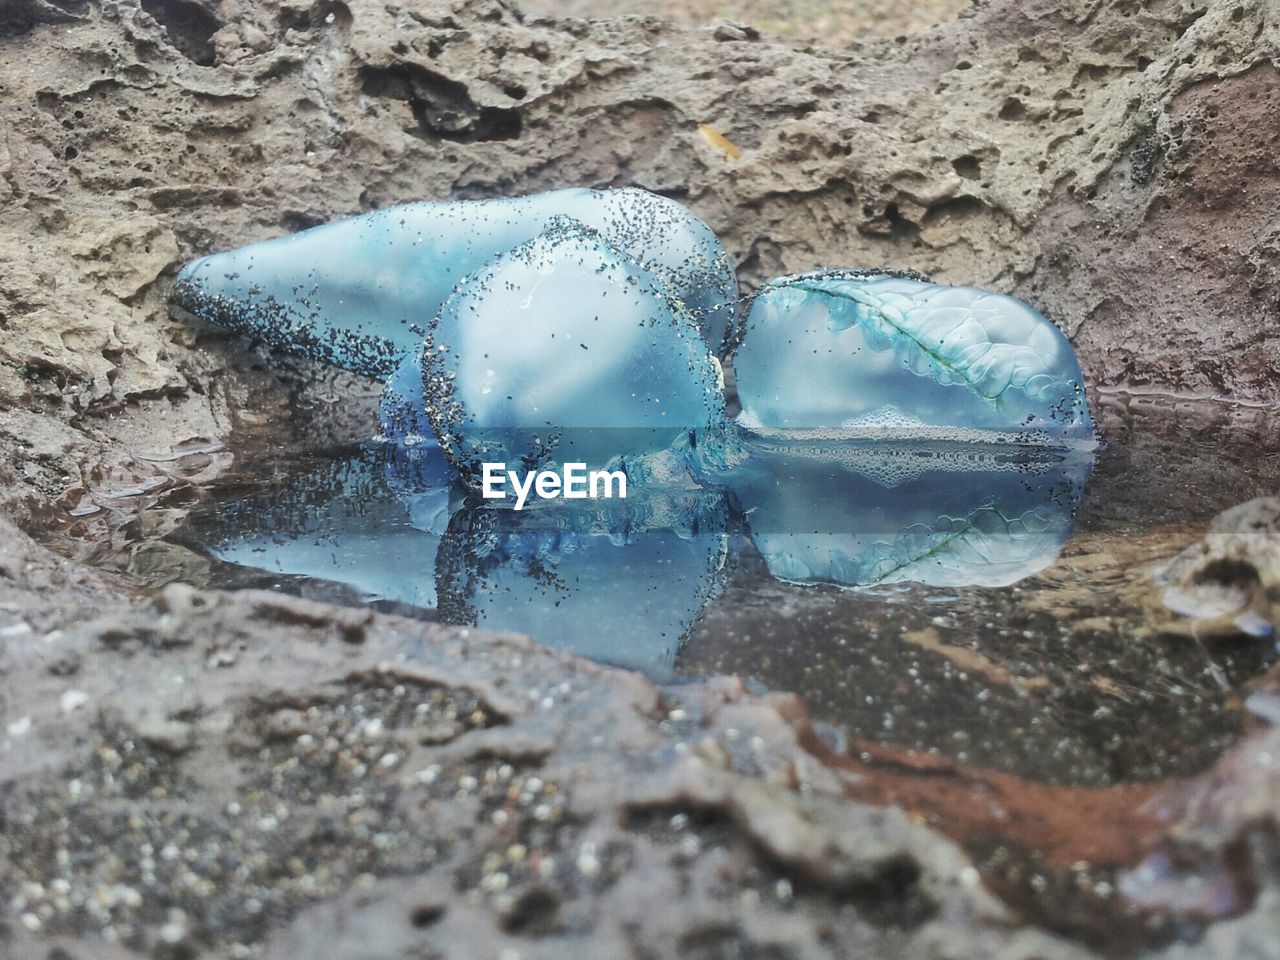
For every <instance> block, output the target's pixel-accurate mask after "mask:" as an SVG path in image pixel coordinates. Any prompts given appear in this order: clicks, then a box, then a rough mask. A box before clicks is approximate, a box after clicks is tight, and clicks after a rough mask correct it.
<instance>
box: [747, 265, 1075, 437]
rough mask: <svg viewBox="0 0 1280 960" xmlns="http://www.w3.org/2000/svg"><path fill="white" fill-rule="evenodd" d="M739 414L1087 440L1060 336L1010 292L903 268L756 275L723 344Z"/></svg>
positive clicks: (801, 433)
mask: <svg viewBox="0 0 1280 960" xmlns="http://www.w3.org/2000/svg"><path fill="white" fill-rule="evenodd" d="M733 369H734V374H735V376H736V379H737V384H738V394H739V397H740V399H741V401H742V416H741V417H740V418H739V421H738V422H739V423H740V424H741V425H742V426H743V427H745V428H746V429H748V430H751V431H753V432H755V433H760V434H765V435H774V436H787V437H792V438H796V437H811V438H826V439H832V438H846V439H867V438H876V437H892V438H904V439H908V438H909V439H938V438H942V439H961V438H968V439H987V440H990V439H1002V440H1014V441H1017V442H1021V443H1067V442H1070V443H1085V444H1089V445H1091V444H1092V443H1093V441H1094V431H1093V421H1092V419H1091V418H1090V416H1089V410H1088V406H1087V403H1086V400H1085V394H1084V386H1083V384H1084V380H1083V377H1082V376H1081V373H1080V365H1079V363H1078V361H1077V360H1076V357H1075V353H1074V351H1073V350H1072V349H1071V344H1070V343H1069V342H1068V341H1067V338H1066V337H1065V336H1063V335H1062V333H1061V332H1060V331H1059V330H1058V329H1057V328H1056V327H1055V326H1054V325H1053V324H1051V323H1049V321H1047V320H1046V319H1045V318H1044V317H1042V316H1040V314H1038V313H1036V312H1035V311H1034V310H1032V309H1031V308H1030V307H1028V306H1027V305H1026V304H1024V303H1021V302H1020V301H1018V300H1014V299H1013V298H1012V297H1005V296H1001V295H999V294H995V293H990V292H988V291H986V290H979V289H977V288H976V287H949V286H943V285H940V284H933V283H928V282H927V281H925V280H924V279H923V278H921V277H919V276H917V275H913V274H902V275H891V274H882V273H868V272H860V271H827V272H821V273H811V274H798V275H795V276H790V277H783V278H782V279H780V280H774V281H771V282H770V283H768V284H766V285H765V287H764V288H763V289H762V290H761V291H760V293H759V294H758V295H757V296H756V298H755V300H754V302H753V303H752V306H751V311H750V314H749V316H748V318H747V322H746V326H745V329H744V332H743V342H742V344H741V346H740V347H739V348H738V350H737V352H736V353H735V355H734V358H733Z"/></svg>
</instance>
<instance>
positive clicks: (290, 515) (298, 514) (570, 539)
mask: <svg viewBox="0 0 1280 960" xmlns="http://www.w3.org/2000/svg"><path fill="white" fill-rule="evenodd" d="M1090 466H1091V461H1090V460H1089V459H1088V458H1083V457H1080V456H1078V455H1069V454H1066V453H1063V452H1062V451H1039V452H1036V453H1034V454H1033V453H1028V452H1027V451H1023V450H1019V449H1016V448H1007V447H1004V448H1002V447H995V446H991V447H978V446H974V445H968V444H965V445H952V446H949V447H948V446H945V445H937V444H932V445H923V444H915V445H909V444H901V445H897V446H895V447H894V448H893V449H887V448H886V447H885V445H883V444H861V445H858V444H827V445H822V446H816V445H807V444H801V445H795V444H792V445H786V446H780V445H774V444H767V443H762V442H753V443H751V444H749V445H748V447H747V448H746V450H745V452H744V454H743V456H742V459H741V461H740V463H739V464H738V465H737V466H736V467H735V468H734V469H733V470H732V471H731V472H730V473H729V474H728V475H727V476H726V482H725V484H724V485H723V486H721V487H718V488H681V489H679V490H666V491H661V492H657V493H654V492H649V493H642V494H640V495H638V496H636V497H634V498H632V499H628V500H625V501H621V500H617V501H591V500H586V501H583V500H575V501H565V500H556V501H543V502H538V503H536V504H531V505H530V506H528V507H526V508H525V509H524V510H523V511H519V512H517V511H515V510H514V509H512V507H511V505H510V501H501V502H493V501H489V502H486V501H484V500H482V499H480V498H478V497H476V496H475V494H474V493H473V492H470V491H468V490H467V489H466V488H465V487H464V486H463V485H461V484H460V483H459V482H458V481H457V478H456V476H452V475H451V472H450V468H449V466H448V465H447V463H446V462H445V460H444V459H443V455H442V453H441V451H440V450H439V448H437V447H433V446H424V447H420V448H418V449H416V450H414V451H412V452H411V453H408V454H407V453H406V451H405V450H404V448H399V447H395V446H390V445H387V446H378V445H366V446H363V447H361V448H359V449H357V450H356V451H354V452H353V453H352V454H351V455H350V456H348V457H347V458H345V459H339V460H333V461H329V462H327V463H326V464H325V465H324V466H322V467H320V468H318V469H312V470H310V471H303V472H299V473H296V474H294V475H292V476H291V477H290V478H289V479H288V480H287V481H286V482H284V483H283V484H281V485H277V486H274V487H272V488H271V489H269V490H264V491H262V492H261V493H255V494H253V495H250V496H249V497H246V498H243V499H241V500H238V501H235V502H233V503H231V504H226V503H223V504H219V505H218V508H217V509H216V510H210V511H208V512H206V513H204V514H201V515H198V516H197V517H196V518H195V520H194V521H193V527H192V529H193V531H194V535H195V537H196V539H197V540H199V541H200V542H201V543H202V544H204V545H205V547H206V548H207V549H208V550H209V552H210V553H211V554H212V555H213V556H215V557H216V558H218V559H220V560H224V561H227V562H231V563H236V564H246V565H249V566H254V567H260V568H263V569H267V570H270V571H272V572H275V573H283V574H295V575H302V576H306V577H310V578H314V579H318V580H327V581H335V582H338V583H342V584H345V585H347V586H349V587H351V588H353V589H354V590H356V591H358V592H359V593H360V595H361V597H362V598H363V599H365V600H391V601H398V602H401V603H406V604H411V605H413V606H417V607H422V608H428V609H434V610H436V611H437V615H438V616H439V618H440V619H443V620H446V621H448V622H452V623H461V624H470V625H477V626H483V627H486V628H489V629H493V630H504V631H512V632H518V633H524V634H528V635H530V636H532V637H534V638H535V639H537V640H539V641H541V642H543V643H546V644H549V645H553V646H561V647H566V648H568V649H571V650H574V651H575V652H577V653H580V654H583V655H585V656H588V657H591V658H593V659H596V660H600V661H602V662H606V663H610V664H615V665H619V666H626V667H630V668H633V669H639V670H643V671H644V672H646V673H648V674H650V675H651V676H654V677H657V678H668V677H670V676H671V675H672V674H673V672H674V671H675V670H676V669H677V667H678V662H679V656H680V651H681V649H682V647H683V645H684V643H685V641H686V639H687V638H688V636H689V634H690V633H691V631H692V628H693V625H694V623H695V621H696V620H697V618H698V615H699V613H700V612H701V611H702V610H703V608H704V607H705V606H706V605H707V604H708V603H714V602H715V598H716V597H717V596H718V595H719V593H720V592H721V588H722V587H723V585H724V584H725V582H726V581H727V580H728V578H729V577H730V576H731V575H732V572H733V569H734V564H735V561H736V559H737V557H738V556H739V554H740V553H741V552H742V551H744V550H754V551H757V552H758V553H759V554H760V556H761V557H762V558H763V560H764V562H765V564H766V566H767V568H768V571H769V573H770V574H771V575H772V576H773V577H774V578H776V579H778V580H781V581H786V582H792V583H805V584H829V585H835V586H840V587H845V588H855V589H856V588H863V587H874V586H877V585H880V584H885V583H897V582H902V581H908V580H909V581H914V582H919V583H923V584H927V585H936V586H947V587H960V586H967V585H973V586H995V585H1004V584H1009V583H1013V582H1015V581H1017V580H1019V579H1021V578H1023V577H1027V576H1031V575H1032V574H1034V573H1036V572H1038V571H1039V570H1042V569H1044V568H1045V567H1047V566H1048V565H1049V564H1051V563H1053V562H1054V560H1055V559H1056V558H1057V556H1058V554H1059V553H1060V551H1061V550H1062V548H1063V546H1064V545H1065V544H1066V542H1067V539H1068V538H1069V536H1070V533H1071V528H1072V522H1073V517H1074V513H1075V510H1076V508H1077V506H1078V504H1079V500H1080V497H1081V495H1082V492H1083V486H1084V481H1085V480H1086V478H1087V475H1088V472H1089V469H1090Z"/></svg>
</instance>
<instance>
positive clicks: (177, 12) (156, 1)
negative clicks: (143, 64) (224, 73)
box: [142, 0, 222, 67]
mask: <svg viewBox="0 0 1280 960" xmlns="http://www.w3.org/2000/svg"><path fill="white" fill-rule="evenodd" d="M142 9H143V10H145V11H147V13H149V14H151V16H153V17H155V18H156V20H158V21H159V22H160V24H161V26H163V27H164V29H165V32H166V33H167V34H168V35H169V42H170V43H172V44H173V46H174V47H175V48H176V49H177V50H178V52H179V53H181V54H182V55H183V56H184V57H186V58H187V59H188V60H191V61H192V62H194V63H198V64H200V66H202V67H211V66H213V64H214V61H215V59H216V58H217V51H215V50H214V48H213V35H214V34H215V33H217V32H218V30H220V29H221V28H222V22H221V21H220V20H218V18H217V17H215V16H214V15H213V12H212V11H210V10H209V9H208V8H207V7H206V6H204V5H203V4H201V3H196V2H195V0H142Z"/></svg>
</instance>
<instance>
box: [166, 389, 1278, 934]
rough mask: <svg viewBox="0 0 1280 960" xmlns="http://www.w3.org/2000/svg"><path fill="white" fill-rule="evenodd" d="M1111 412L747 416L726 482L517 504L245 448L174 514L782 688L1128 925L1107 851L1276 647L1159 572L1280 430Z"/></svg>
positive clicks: (246, 547) (1267, 478) (1143, 833)
mask: <svg viewBox="0 0 1280 960" xmlns="http://www.w3.org/2000/svg"><path fill="white" fill-rule="evenodd" d="M1100 412H1101V416H1100V418H1099V419H1100V421H1101V423H1102V425H1103V429H1104V436H1105V441H1106V444H1105V447H1104V448H1103V449H1102V450H1101V451H1100V452H1099V453H1098V455H1097V457H1096V460H1095V459H1093V458H1092V457H1090V458H1088V459H1081V457H1080V456H1079V455H1071V454H1065V453H1062V452H1053V451H1045V450H1039V451H1028V450H1025V449H1020V448H1014V447H1006V448H1000V447H987V446H980V445H973V444H950V445H948V444H925V445H920V444H906V445H902V444H898V445H895V444H871V445H863V446H858V445H848V444H845V445H826V446H821V445H819V446H811V445H810V446H806V445H803V444H802V445H798V446H797V445H787V446H786V447H785V448H771V447H769V446H768V444H762V445H759V446H758V447H757V448H756V449H755V450H754V451H753V453H752V456H751V457H750V458H749V459H748V461H747V463H746V465H745V466H743V467H741V468H740V469H738V470H737V471H736V473H735V479H734V482H733V484H732V485H731V488H716V487H710V488H691V487H682V488H678V489H671V490H665V491H661V492H659V493H649V494H644V493H641V494H639V495H636V496H633V497H632V498H630V499H628V500H626V501H616V500H615V501H587V502H585V503H584V502H582V501H576V502H572V503H570V502H565V501H548V502H545V503H540V504H537V505H533V506H530V507H527V508H526V509H525V510H524V511H521V512H519V513H517V512H515V511H513V510H511V509H510V507H509V506H508V507H506V508H502V507H496V506H495V505H493V504H491V503H489V504H486V503H484V502H482V501H480V500H479V499H478V498H477V497H476V495H475V494H474V493H470V494H468V493H467V492H466V491H465V490H463V489H460V488H458V487H457V486H450V485H449V483H448V478H449V469H448V467H447V466H446V464H445V463H444V462H443V460H442V459H441V458H440V457H439V455H438V451H436V450H434V449H433V448H430V447H426V448H421V449H420V451H419V452H418V453H417V454H416V455H405V454H404V453H403V452H397V451H396V450H395V449H394V448H386V447H383V446H378V445H374V444H357V445H353V446H343V447H340V448H337V449H329V450H321V451H310V452H308V453H306V454H305V455H302V456H291V457H287V458H280V457H275V458H273V457H269V456H268V457H264V456H261V455H259V456H246V457H241V458H240V459H239V460H238V461H237V463H236V465H235V466H234V467H233V469H232V470H231V471H230V472H229V473H227V474H226V475H225V476H224V478H223V480H222V481H221V482H220V484H219V485H215V487H213V488H212V490H211V491H210V494H209V495H208V496H207V497H206V498H205V499H204V500H203V501H202V502H201V503H199V504H197V505H196V506H195V507H194V508H193V509H192V510H191V512H190V514H189V516H188V519H187V521H186V523H185V525H184V526H183V527H182V528H181V529H180V530H179V531H178V532H177V533H176V534H174V535H173V536H172V537H171V539H173V540H176V541H178V542H179V543H181V544H183V545H185V546H188V547H192V548H194V549H197V550H198V551H200V552H202V553H203V554H205V555H206V556H207V557H208V558H209V566H208V568H207V570H202V572H201V573H200V574H199V576H198V577H197V578H196V579H198V581H199V582H200V583H201V585H204V586H209V587H219V588H230V589H235V588H244V587H270V588H274V589H282V590H286V591H291V592H296V593H299V594H302V595H306V596H309V597H313V598H317V599H323V600H329V601H334V602H338V603H345V604H369V605H372V606H375V607H378V608H381V609H384V610H388V611H390V612H396V613H401V614H407V615H410V616H415V617H420V618H425V619H432V620H441V621H445V622H450V623H457V624H469V625H476V626H480V627H484V628H486V629H493V630H503V631H516V632H522V633H527V634H530V635H532V636H534V637H535V638H537V639H539V640H540V641H542V642H545V643H548V644H552V645H558V646H563V647H567V648H570V649H573V650H575V651H577V652H579V653H581V654H584V655H586V656H588V657H592V658H594V659H597V660H600V661H603V662H607V663H610V664H615V665H619V666H623V667H626V668H629V669H635V670H640V671H643V672H644V673H646V674H647V675H649V676H650V677H651V678H653V679H655V680H657V681H658V682H662V683H669V684H679V683H680V682H684V681H689V680H696V679H701V678H705V677H708V676H712V675H717V674H736V675H739V676H742V677H744V678H746V679H747V681H748V682H749V683H750V684H752V685H754V686H755V687H756V688H758V689H759V690H761V691H766V690H767V691H776V692H785V693H793V694H797V695H798V696H799V697H800V698H802V700H803V703H804V708H805V709H806V710H807V711H808V714H809V716H810V717H811V719H812V720H813V721H814V727H815V730H816V731H817V732H818V736H819V741H820V742H818V743H815V749H817V750H818V751H819V752H821V753H824V754H825V755H826V756H828V759H829V760H831V762H835V763H839V764H842V765H845V766H848V767H850V768H853V769H855V770H857V771H858V772H859V773H860V774H862V777H861V779H860V780H858V783H859V784H860V785H859V786H858V787H857V788H855V794H857V795H859V796H860V797H862V798H863V799H867V800H871V801H874V802H878V803H886V804H898V805H901V806H904V807H905V808H907V809H908V810H910V811H912V813H913V814H914V815H917V816H919V817H920V818H921V819H922V820H924V821H926V822H929V823H931V824H933V825H934V826H936V827H938V828H939V829H941V830H943V831H944V832H946V833H948V834H949V835H951V836H953V837H954V838H956V839H957V840H958V841H959V842H961V843H962V844H963V845H964V846H965V847H966V849H967V850H969V852H970V854H971V855H973V856H974V857H975V859H976V860H977V862H978V863H979V864H980V866H981V868H982V870H983V874H984V876H985V877H986V878H987V880H988V882H990V883H992V885H993V886H994V887H996V888H997V889H999V890H1000V891H1001V892H1002V894H1003V895H1004V896H1005V897H1006V898H1007V899H1009V900H1010V901H1011V902H1014V903H1015V904H1017V905H1019V906H1020V907H1021V908H1023V909H1025V910H1026V911H1027V912H1028V914H1030V915H1032V916H1034V917H1037V918H1038V919H1039V920H1040V921H1041V922H1044V923H1046V924H1048V925H1049V926H1051V927H1053V928H1055V929H1060V930H1063V931H1065V932H1069V933H1072V934H1075V935H1079V936H1082V937H1084V938H1085V939H1088V940H1092V941H1094V942H1095V943H1101V942H1103V941H1106V940H1107V939H1108V937H1109V936H1112V935H1113V934H1114V935H1115V936H1117V937H1118V936H1119V935H1118V934H1115V930H1116V929H1120V928H1113V926H1112V925H1114V924H1115V923H1116V919H1117V916H1123V917H1128V919H1129V920H1130V921H1131V923H1130V927H1131V933H1130V934H1127V935H1126V936H1127V937H1128V938H1129V939H1131V940H1133V941H1134V942H1140V941H1147V940H1148V939H1149V937H1150V936H1152V935H1153V934H1152V929H1153V928H1152V921H1151V919H1150V918H1149V917H1140V918H1137V919H1135V916H1134V915H1133V914H1132V912H1128V913H1126V910H1125V908H1124V907H1123V906H1122V905H1121V903H1120V898H1118V897H1117V895H1116V892H1115V887H1116V883H1115V881H1116V871H1117V870H1118V869H1120V868H1123V867H1126V866H1130V865H1132V864H1133V863H1135V862H1137V860H1138V859H1139V858H1140V856H1141V855H1142V853H1143V841H1144V839H1145V838H1146V837H1148V836H1149V835H1150V834H1151V831H1152V830H1153V829H1154V828H1153V824H1152V823H1151V822H1150V818H1149V815H1148V814H1147V813H1145V812H1144V809H1143V803H1144V802H1145V801H1146V800H1147V799H1148V798H1149V797H1151V796H1152V795H1153V794H1154V793H1155V792H1157V791H1158V790H1160V789H1162V788H1163V787H1165V786H1167V785H1168V784H1169V783H1170V782H1171V781H1176V780H1178V779H1180V778H1185V777H1189V776H1193V775H1195V774H1197V773H1200V772H1202V771H1204V770H1205V769H1206V768H1207V767H1209V766H1210V765H1211V764H1212V763H1213V761H1214V760H1215V759H1216V758H1217V757H1218V756H1220V755H1221V753H1222V752H1223V750H1224V749H1225V748H1227V747H1228V746H1230V745H1231V744H1232V743H1233V742H1235V741H1236V740H1237V739H1238V738H1239V737H1240V736H1241V734H1242V732H1243V730H1244V728H1245V724H1246V715H1245V711H1244V710H1243V709H1242V707H1241V701H1242V699H1243V697H1242V695H1241V690H1242V688H1243V686H1244V685H1245V684H1246V683H1247V681H1248V680H1249V679H1250V678H1252V677H1254V676H1257V675H1259V674H1260V673H1262V672H1263V671H1265V670H1266V669H1267V668H1268V667H1269V666H1270V665H1271V664H1273V663H1274V662H1275V661H1276V659H1277V657H1276V651H1275V646H1274V642H1273V640H1257V639H1249V638H1245V637H1240V638H1236V639H1232V640H1219V641H1214V642H1210V641H1203V642H1202V641H1200V640H1197V639H1195V638H1194V637H1189V636H1186V635H1178V634H1176V633H1172V632H1167V631H1165V630H1164V629H1163V628H1162V626H1161V624H1162V623H1165V622H1166V621H1165V620H1164V619H1163V614H1162V615H1160V616H1157V615H1156V614H1157V611H1158V608H1159V593H1158V591H1157V590H1156V589H1155V588H1154V587H1153V586H1152V583H1151V580H1150V573H1151V571H1152V570H1153V569H1154V568H1155V567H1156V566H1158V565H1159V564H1160V563H1161V562H1162V561H1163V560H1165V559H1167V558H1168V557H1170V556H1172V555H1174V554H1175V553H1176V552H1177V551H1178V550H1180V549H1181V548H1182V547H1183V546H1185V545H1186V544H1187V543H1189V542H1191V541H1192V540H1193V539H1194V538H1195V537H1196V536H1197V535H1198V534H1199V533H1200V532H1202V530H1203V528H1204V525H1205V524H1206V523H1207V521H1208V520H1209V519H1211V518H1212V516H1214V515H1215V514H1216V513H1217V512H1219V511H1220V510H1222V509H1224V508H1226V507H1229V506H1231V505H1233V504H1235V503H1238V502H1241V501H1243V500H1245V499H1248V498H1250V497H1253V496H1256V495H1260V494H1262V493H1266V492H1270V489H1271V485H1272V483H1273V478H1274V477H1275V476H1276V475H1277V474H1280V430H1277V428H1276V427H1275V426H1274V425H1273V424H1272V423H1271V422H1270V420H1269V418H1267V417H1266V416H1265V415H1263V414H1262V413H1260V412H1257V411H1250V410H1248V409H1231V408H1226V407H1223V406H1221V405H1212V404H1209V405H1205V404H1187V403H1181V404H1179V403H1173V402H1165V401H1158V400H1155V399H1149V400H1144V399H1141V398H1138V399H1134V398H1127V397H1116V398H1110V399H1107V400H1106V401H1105V402H1104V403H1102V404H1101V405H1100ZM404 655H405V656H406V657H407V658H410V659H411V658H412V657H413V655H414V651H413V650H405V651H404ZM1156 926H1157V927H1159V929H1160V930H1163V931H1164V932H1165V933H1166V934H1167V933H1169V932H1170V931H1171V929H1172V928H1165V927H1160V925H1159V924H1157V925H1156ZM1157 932H1158V931H1157ZM1121 939H1124V938H1121ZM1117 942H1119V941H1118V940H1117Z"/></svg>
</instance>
